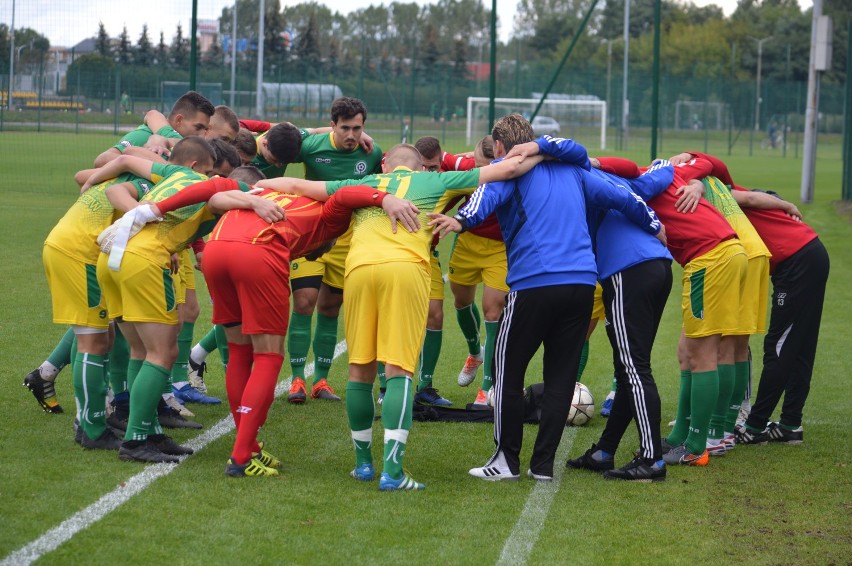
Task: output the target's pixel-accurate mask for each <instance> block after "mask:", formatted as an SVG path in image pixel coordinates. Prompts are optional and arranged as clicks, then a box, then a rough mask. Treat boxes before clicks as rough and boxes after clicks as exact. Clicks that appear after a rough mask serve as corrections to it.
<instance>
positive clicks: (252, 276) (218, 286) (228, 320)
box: [204, 240, 290, 336]
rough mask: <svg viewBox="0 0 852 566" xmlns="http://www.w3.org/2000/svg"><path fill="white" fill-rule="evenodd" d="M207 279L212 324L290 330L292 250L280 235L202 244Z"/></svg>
mask: <svg viewBox="0 0 852 566" xmlns="http://www.w3.org/2000/svg"><path fill="white" fill-rule="evenodd" d="M204 279H205V280H206V281H207V288H208V289H209V290H210V297H211V298H212V299H213V323H214V324H225V325H231V324H234V323H241V324H242V325H243V328H242V332H243V334H276V335H279V336H284V335H286V334H287V324H288V322H289V320H290V252H289V250H288V249H287V248H285V247H284V245H283V244H282V243H280V241H278V240H276V241H274V242H273V243H270V244H247V243H243V242H227V241H222V240H211V241H209V242H207V247H206V248H204Z"/></svg>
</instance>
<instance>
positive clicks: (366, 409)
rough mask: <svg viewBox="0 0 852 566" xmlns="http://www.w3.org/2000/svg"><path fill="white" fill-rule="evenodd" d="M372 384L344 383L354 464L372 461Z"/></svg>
mask: <svg viewBox="0 0 852 566" xmlns="http://www.w3.org/2000/svg"><path fill="white" fill-rule="evenodd" d="M374 408H375V404H374V403H373V384H372V383H359V382H356V381H348V382H347V383H346V415H347V416H348V417H349V430H350V431H351V433H352V443H353V444H354V445H355V466H356V467H357V466H361V465H363V464H372V463H373V453H372V448H373V416H374Z"/></svg>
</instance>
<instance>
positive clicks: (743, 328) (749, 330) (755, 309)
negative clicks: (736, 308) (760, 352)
mask: <svg viewBox="0 0 852 566" xmlns="http://www.w3.org/2000/svg"><path fill="white" fill-rule="evenodd" d="M768 297H769V257H767V256H758V257H753V258H751V259H749V260H748V265H747V266H746V275H745V290H744V291H743V295H742V297H740V331H739V332H734V333H733V334H734V335H740V336H743V335H747V336H750V335H752V334H763V333H765V332H766V315H767V312H768V310H769V299H768Z"/></svg>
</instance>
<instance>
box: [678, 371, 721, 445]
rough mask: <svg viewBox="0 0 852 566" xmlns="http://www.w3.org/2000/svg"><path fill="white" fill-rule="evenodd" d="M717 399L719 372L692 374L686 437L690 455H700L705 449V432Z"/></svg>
mask: <svg viewBox="0 0 852 566" xmlns="http://www.w3.org/2000/svg"><path fill="white" fill-rule="evenodd" d="M718 398H719V372H718V371H717V370H714V371H702V372H696V373H693V374H692V395H691V398H690V403H691V408H692V415H691V417H690V421H689V434H688V435H687V437H686V449H687V450H689V451H690V452H691V453H692V454H701V453H703V452H704V451H705V450H706V449H707V432H708V429H709V425H710V416H711V415H712V414H713V406H714V405H715V404H716V399H718Z"/></svg>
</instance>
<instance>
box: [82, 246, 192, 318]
mask: <svg viewBox="0 0 852 566" xmlns="http://www.w3.org/2000/svg"><path fill="white" fill-rule="evenodd" d="M107 261H109V256H107V255H106V254H101V257H100V258H99V259H98V282H99V283H100V285H101V289H103V292H104V296H105V297H106V301H107V306H108V308H109V315H110V318H117V317H119V316H120V317H122V318H123V319H124V320H126V321H127V322H158V323H160V324H177V323H178V313H177V300H176V297H175V286H174V280H173V278H172V274H171V272H170V271H169V270H168V269H164V268H163V267H161V266H158V265H156V264H154V263H151V262H150V261H148V260H147V259H145V258H143V257H140V256H138V255H135V254H133V253H130V252H125V254H124V258H123V259H122V260H121V269H120V270H119V271H112V270H111V269H110V268H109V267H107Z"/></svg>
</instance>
